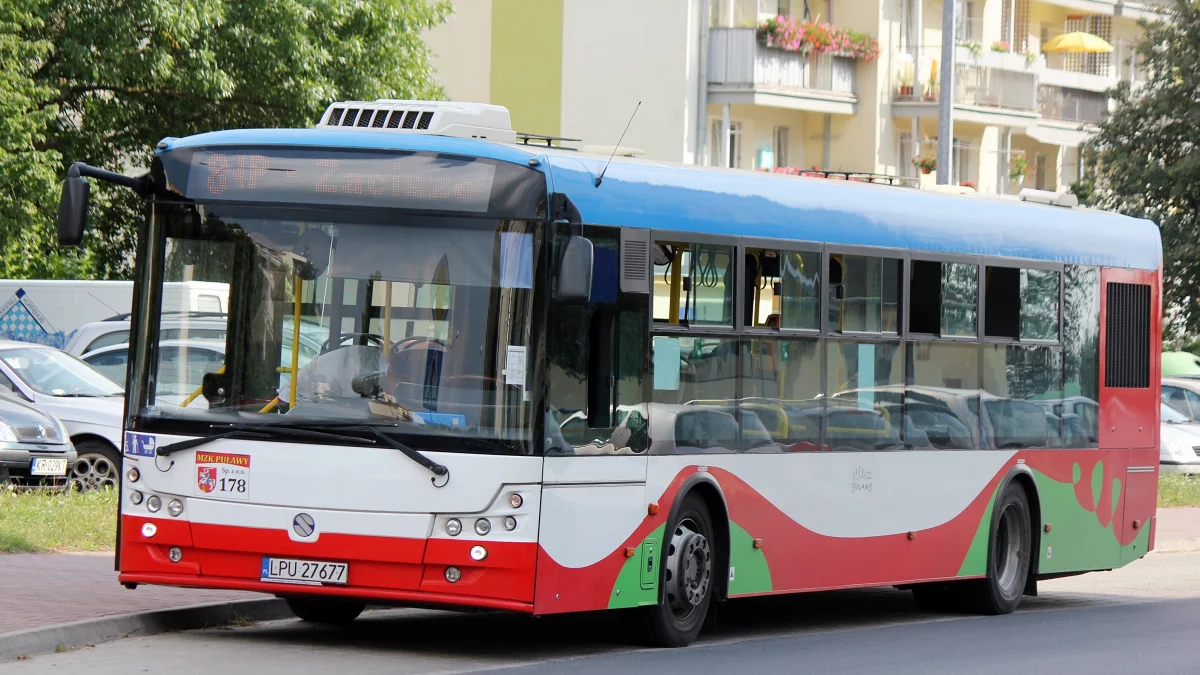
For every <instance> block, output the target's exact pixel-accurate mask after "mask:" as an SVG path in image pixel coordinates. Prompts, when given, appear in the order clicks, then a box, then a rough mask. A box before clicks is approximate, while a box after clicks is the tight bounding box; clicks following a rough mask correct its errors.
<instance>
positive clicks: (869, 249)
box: [821, 244, 912, 341]
mask: <svg viewBox="0 0 1200 675" xmlns="http://www.w3.org/2000/svg"><path fill="white" fill-rule="evenodd" d="M835 255H853V256H862V257H871V258H890V259H892V260H899V261H900V279H901V283H900V312H899V316H897V317H896V320H897V321H898V322H899V325H898V326H897V330H896V331H879V332H874V331H835V330H833V328H832V327H830V325H829V289H830V288H832V287H833V285H832V283H831V282H830V276H829V263H830V260H831V259H832V258H833V256H835ZM911 259H912V251H911V250H910V249H899V248H889V247H886V246H843V245H841V244H833V245H829V244H827V245H826V246H825V252H824V255H823V256H822V258H821V278H822V279H823V280H824V284H825V288H824V289H823V292H822V293H821V335H823V336H825V337H829V338H846V339H850V340H870V339H873V338H880V339H884V340H889V339H890V340H901V341H903V340H905V339H907V338H908V276H909V261H910V260H911ZM843 274H845V271H844V270H843ZM844 282H845V279H843V283H844ZM881 302H882V298H881Z"/></svg>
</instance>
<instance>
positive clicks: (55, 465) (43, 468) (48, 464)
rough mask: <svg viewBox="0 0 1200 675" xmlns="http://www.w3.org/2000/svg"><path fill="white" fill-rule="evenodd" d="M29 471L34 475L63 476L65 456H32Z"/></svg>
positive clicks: (65, 466)
mask: <svg viewBox="0 0 1200 675" xmlns="http://www.w3.org/2000/svg"><path fill="white" fill-rule="evenodd" d="M29 473H30V474H31V475H34V476H65V475H67V460H66V458H65V457H34V458H33V464H31V465H30V467H29Z"/></svg>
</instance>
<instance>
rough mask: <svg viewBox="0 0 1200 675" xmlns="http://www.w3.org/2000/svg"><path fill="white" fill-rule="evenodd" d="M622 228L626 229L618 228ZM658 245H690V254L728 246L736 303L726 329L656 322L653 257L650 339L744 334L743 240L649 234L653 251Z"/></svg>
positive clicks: (676, 232)
mask: <svg viewBox="0 0 1200 675" xmlns="http://www.w3.org/2000/svg"><path fill="white" fill-rule="evenodd" d="M617 227H623V226H617ZM659 242H664V243H679V244H687V245H688V246H689V250H691V248H690V247H691V245H692V244H714V245H718V246H728V247H729V248H730V262H731V263H732V264H733V276H734V283H733V301H732V303H730V304H731V305H732V306H731V307H730V311H731V312H733V321H732V322H731V323H730V324H729V325H727V326H721V325H716V324H702V325H699V326H695V325H692V324H690V323H686V324H685V323H682V322H681V323H668V322H666V321H659V320H657V319H655V318H654V257H653V256H650V260H649V261H648V264H649V265H650V311H649V312H647V313H648V314H649V315H650V316H649V320H650V332H649V335H650V336H653V335H655V334H656V333H671V334H678V335H685V334H686V335H697V336H704V335H712V336H713V337H728V336H730V335H733V336H736V335H738V334H739V333H740V332H741V330H742V316H741V315H740V314H739V313H738V312H739V310H740V309H741V303H740V302H738V300H739V298H738V296H737V294H738V292H739V289H740V288H741V277H742V265H741V264H739V260H738V256H739V255H741V252H742V247H741V246H740V243H741V237H738V236H731V235H723V234H703V233H693V232H682V231H679V230H650V247H651V249H653V248H654V247H655V246H657V245H658V243H659Z"/></svg>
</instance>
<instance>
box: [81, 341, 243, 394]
mask: <svg viewBox="0 0 1200 675" xmlns="http://www.w3.org/2000/svg"><path fill="white" fill-rule="evenodd" d="M80 358H81V359H82V360H83V362H84V363H86V364H88V365H89V366H91V367H93V368H95V369H96V370H98V371H100V373H102V374H103V375H104V376H105V377H107V378H108V379H110V380H112V381H113V382H114V383H117V384H124V382H125V376H126V373H127V372H128V370H129V345H128V344H120V345H110V346H108V347H101V348H100V349H97V350H95V351H91V352H88V353H87V354H84V355H83V356H82V357H80ZM224 363H225V343H224V342H217V341H215V340H163V341H162V342H159V344H158V373H157V375H158V377H157V379H156V380H155V393H156V395H157V396H158V400H160V401H163V402H169V403H170V402H174V403H178V402H180V401H182V400H183V399H185V398H187V397H188V396H189V395H190V394H191V393H192V392H194V391H196V389H197V388H198V387H199V386H200V385H201V383H202V382H203V381H204V374H205V373H215V372H217V371H218V370H220V368H221V366H222V365H224Z"/></svg>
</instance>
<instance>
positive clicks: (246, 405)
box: [129, 204, 542, 454]
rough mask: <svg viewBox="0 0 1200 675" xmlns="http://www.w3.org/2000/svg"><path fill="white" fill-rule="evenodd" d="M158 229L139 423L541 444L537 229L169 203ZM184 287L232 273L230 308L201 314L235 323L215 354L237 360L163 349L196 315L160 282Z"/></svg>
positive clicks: (138, 391) (136, 411)
mask: <svg viewBox="0 0 1200 675" xmlns="http://www.w3.org/2000/svg"><path fill="white" fill-rule="evenodd" d="M148 237H149V239H150V240H151V245H150V246H148V247H147V249H148V251H149V253H150V257H151V262H150V264H146V265H143V267H142V269H143V271H142V274H143V275H144V276H143V281H144V282H145V284H144V285H145V287H146V288H147V289H149V290H148V291H144V292H143V295H142V296H141V297H140V298H139V301H140V302H144V303H145V304H146V305H147V306H148V307H150V308H151V311H150V312H148V318H149V322H148V324H149V325H148V326H147V328H146V331H147V335H146V336H145V339H143V340H142V341H141V342H140V343H139V344H140V348H139V350H138V351H139V354H138V355H137V356H140V357H141V358H140V359H137V358H135V360H133V361H132V363H133V365H132V367H133V368H134V375H133V381H134V387H135V391H134V392H132V394H131V397H130V401H131V404H130V408H129V409H130V417H131V419H130V426H131V427H132V428H144V429H147V430H158V431H161V432H166V433H178V434H195V435H206V434H210V433H214V432H213V431H212V430H213V429H214V428H219V425H221V424H226V423H237V424H247V423H249V424H289V425H293V424H302V425H304V426H305V427H309V428H312V427H321V426H328V427H333V426H338V427H339V428H344V427H345V425H347V424H348V423H354V422H357V421H361V422H362V423H363V424H364V425H371V426H376V425H378V426H379V428H386V429H387V433H389V434H392V435H396V436H397V438H398V439H399V440H401V441H402V442H404V443H406V444H408V445H411V446H412V447H414V448H417V449H426V450H435V451H465V452H485V453H505V454H508V453H512V454H528V453H530V452H532V433H531V431H532V429H531V424H532V422H531V420H532V417H531V415H530V406H531V399H530V392H531V391H534V387H533V385H532V379H533V373H532V370H531V369H526V367H525V364H526V356H527V349H528V345H529V342H528V340H529V338H530V331H531V318H532V315H533V301H534V278H535V277H534V270H535V261H536V260H537V258H538V256H539V252H540V249H541V237H542V234H541V228H540V227H539V226H537V225H536V224H534V223H531V222H527V221H517V220H504V219H495V218H491V219H489V218H475V217H450V216H409V215H400V214H397V213H395V212H372V211H352V210H347V209H336V210H334V209H317V208H304V209H292V208H281V207H278V206H270V207H265V206H235V205H213V204H209V205H203V204H201V205H187V206H185V205H173V204H158V205H156V207H155V214H154V218H153V221H152V227H151V229H150V234H149V235H148ZM172 281H209V282H220V283H224V284H227V286H228V307H229V311H228V313H227V314H225V315H223V316H219V318H214V316H213V315H207V316H205V317H203V318H202V319H201V318H197V319H196V320H197V322H200V321H203V322H204V324H205V325H208V324H210V323H212V322H213V321H214V320H217V321H223V322H224V323H225V326H224V328H225V337H224V341H223V343H222V344H221V349H219V350H212V349H210V350H209V351H208V355H209V356H210V357H211V354H212V353H213V352H214V351H219V352H221V353H223V359H212V358H209V359H208V360H206V361H204V362H203V363H197V364H180V363H168V361H169V360H168V359H165V358H164V357H163V355H162V354H156V353H155V350H156V345H158V344H159V339H161V338H160V336H161V334H162V333H163V332H164V331H165V327H166V325H167V324H168V323H169V324H170V325H171V326H173V327H176V328H177V327H178V324H179V323H180V322H181V321H183V322H185V323H186V322H187V321H188V313H187V308H185V307H172V306H169V305H170V304H171V303H172V301H171V299H170V298H169V296H168V295H164V294H163V293H162V292H161V288H162V285H163V283H167V282H172ZM211 343H212V341H211V340H209V341H205V345H211ZM296 345H298V348H295V346H296ZM193 352H195V353H199V352H198V351H196V350H193ZM185 353H186V352H185ZM164 368H168V369H169V368H175V369H183V370H186V371H187V372H189V373H193V376H192V377H189V379H188V382H189V385H190V384H193V383H195V384H196V388H195V390H194V391H191V392H180V391H178V390H177V389H172V388H167V387H164V386H163V385H162V384H161V383H162V382H166V381H167V380H168V379H169V378H168V377H167V376H168V373H166V372H164V371H163V369H164ZM196 373H199V375H200V377H199V378H197V377H195V374H196ZM197 380H198V383H197ZM156 383H157V386H156Z"/></svg>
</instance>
